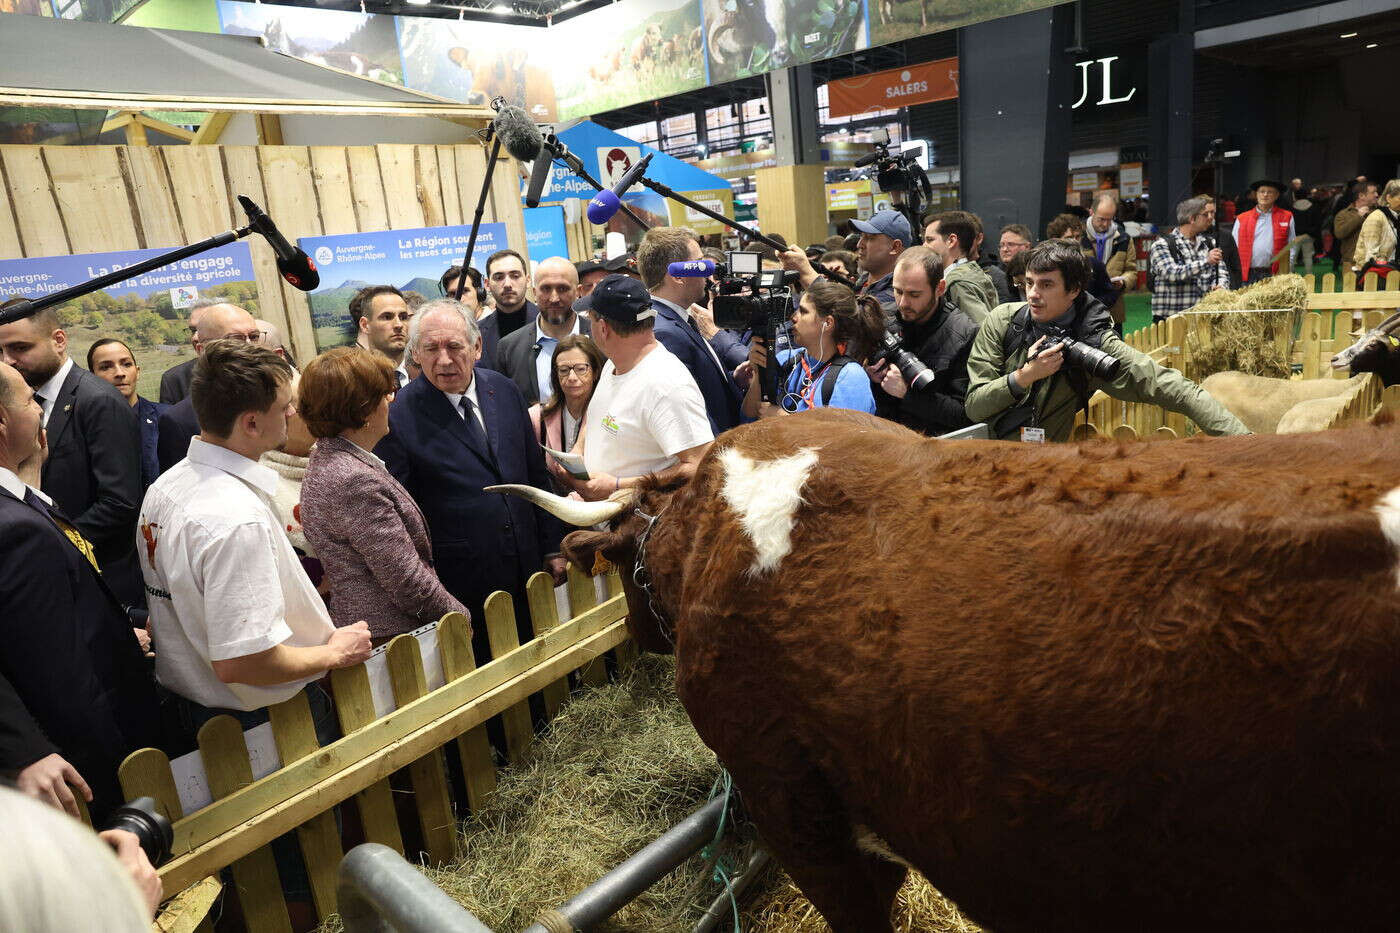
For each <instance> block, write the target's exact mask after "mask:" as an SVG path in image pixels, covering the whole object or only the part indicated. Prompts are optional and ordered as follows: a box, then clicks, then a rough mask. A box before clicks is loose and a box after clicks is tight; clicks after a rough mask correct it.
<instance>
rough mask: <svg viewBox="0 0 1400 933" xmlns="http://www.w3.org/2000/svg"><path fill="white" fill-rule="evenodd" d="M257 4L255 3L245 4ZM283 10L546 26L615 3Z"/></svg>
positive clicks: (525, 0) (332, 0)
mask: <svg viewBox="0 0 1400 933" xmlns="http://www.w3.org/2000/svg"><path fill="white" fill-rule="evenodd" d="M244 2H253V0H244ZM276 2H277V3H278V5H280V6H301V7H309V8H311V9H315V10H344V11H349V12H354V13H388V14H391V15H395V16H432V17H437V18H439V19H482V20H488V21H490V22H497V23H516V24H519V25H525V26H544V25H546V24H547V23H548V22H549V21H550V20H551V19H552V20H553V21H554V22H559V21H561V20H565V19H569V18H571V17H573V16H577V15H578V14H580V13H584V12H587V11H588V10H594V9H597V8H598V7H603V6H607V5H608V4H609V3H612V2H613V0H419V2H415V0H276Z"/></svg>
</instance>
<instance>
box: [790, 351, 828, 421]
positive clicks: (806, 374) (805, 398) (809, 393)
mask: <svg viewBox="0 0 1400 933" xmlns="http://www.w3.org/2000/svg"><path fill="white" fill-rule="evenodd" d="M833 359H834V357H833ZM797 362H798V364H800V365H801V366H802V386H803V387H802V388H799V389H798V390H797V391H796V392H789V393H788V394H787V397H786V398H784V399H783V401H784V402H786V401H787V399H789V398H793V397H794V396H795V397H796V398H797V400H798V401H799V402H806V403H807V407H808V408H815V407H816V405H814V404H813V403H814V402H815V401H816V399H817V386H818V385H819V382H818V379H817V377H818V376H820V375H821V374H822V373H823V372H825V371H826V368H827V367H828V366H830V365H831V360H826V361H824V362H823V363H821V364H819V365H818V366H817V368H816V369H813V368H812V367H810V366H808V365H807V354H805V353H804V354H802V355H801V356H800V357H798V358H797ZM783 407H784V408H787V406H786V405H784V406H783ZM797 410H798V409H797V407H796V406H793V407H792V408H789V409H788V411H793V412H795V411H797Z"/></svg>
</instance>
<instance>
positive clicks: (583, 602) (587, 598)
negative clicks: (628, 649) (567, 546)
mask: <svg viewBox="0 0 1400 933" xmlns="http://www.w3.org/2000/svg"><path fill="white" fill-rule="evenodd" d="M596 605H598V591H597V590H595V589H594V588H593V578H592V577H590V576H588V575H587V574H586V573H584V572H583V571H581V570H579V569H578V568H577V567H575V566H574V565H573V564H570V565H569V612H570V613H571V614H572V615H575V616H577V615H579V614H580V613H582V612H584V611H585V610H588V609H592V608H593V607H594V606H596ZM578 673H579V679H580V680H581V681H583V683H585V684H587V685H588V686H590V687H596V686H598V685H600V684H605V683H607V682H608V667H607V662H606V661H604V660H603V659H602V658H597V659H596V660H594V661H590V662H589V663H588V664H586V665H584V666H583V667H581V668H579V672H578Z"/></svg>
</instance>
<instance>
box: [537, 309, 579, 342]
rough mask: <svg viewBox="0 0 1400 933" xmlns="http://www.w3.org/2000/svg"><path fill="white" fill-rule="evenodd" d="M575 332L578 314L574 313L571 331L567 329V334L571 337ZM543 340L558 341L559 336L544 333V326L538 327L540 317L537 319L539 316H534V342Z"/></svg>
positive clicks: (576, 330)
mask: <svg viewBox="0 0 1400 933" xmlns="http://www.w3.org/2000/svg"><path fill="white" fill-rule="evenodd" d="M577 333H578V315H577V314H575V315H574V329H573V330H571V331H569V333H568V336H570V337H572V336H574V335H575V334H577ZM545 340H554V341H558V340H559V338H558V337H551V336H549V334H546V333H545V332H544V328H542V327H540V319H539V318H535V343H541V342H542V341H545Z"/></svg>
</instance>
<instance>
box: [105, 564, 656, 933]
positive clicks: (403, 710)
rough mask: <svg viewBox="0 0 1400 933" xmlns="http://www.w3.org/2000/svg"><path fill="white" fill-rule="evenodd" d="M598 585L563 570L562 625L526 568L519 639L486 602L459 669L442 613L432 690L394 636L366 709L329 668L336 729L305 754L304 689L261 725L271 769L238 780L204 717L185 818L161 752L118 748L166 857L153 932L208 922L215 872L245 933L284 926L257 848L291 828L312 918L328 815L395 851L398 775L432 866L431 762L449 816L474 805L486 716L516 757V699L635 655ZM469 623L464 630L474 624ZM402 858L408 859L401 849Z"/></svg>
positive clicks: (453, 831)
mask: <svg viewBox="0 0 1400 933" xmlns="http://www.w3.org/2000/svg"><path fill="white" fill-rule="evenodd" d="M606 583H607V591H608V593H609V594H610V595H609V596H608V597H607V598H606V599H605V600H604V601H603V602H602V603H601V604H600V603H599V602H598V597H597V594H596V591H595V588H594V580H593V578H591V577H588V576H585V575H583V574H581V573H579V572H577V571H576V570H573V569H572V568H571V569H570V573H569V587H568V588H569V597H570V605H571V607H572V614H573V618H571V619H569V620H567V621H565V622H562V623H561V622H560V621H559V618H558V612H557V610H556V604H555V594H554V582H553V580H552V579H551V578H550V576H549V575H548V574H544V573H537V574H535V575H534V577H532V578H531V579H530V581H529V584H528V587H527V597H528V602H529V607H530V621H531V623H532V625H533V631H534V638H532V639H531V640H529V641H527V642H526V643H525V644H523V645H522V644H520V642H519V638H518V636H517V634H516V631H517V630H516V625H515V613H514V608H513V606H512V602H511V599H510V596H509V595H508V594H506V593H500V592H498V593H494V594H492V596H491V598H490V599H488V600H487V603H486V610H485V616H486V618H485V619H484V624H485V625H486V629H487V633H488V635H489V640H490V646H491V655H492V660H491V661H490V662H489V663H487V664H485V665H483V666H482V667H480V668H477V667H476V666H475V663H474V660H473V655H472V645H471V635H470V631H471V629H470V623H469V622H468V620H467V618H466V617H465V616H463V615H462V614H460V613H449V614H448V615H446V616H443V618H442V619H441V621H439V622H438V624H437V628H436V634H437V643H438V653H439V657H440V660H441V663H442V671H443V675H444V679H445V681H446V683H445V684H444V685H443V686H442V687H440V688H438V689H436V690H433V691H431V692H430V691H428V690H427V688H426V682H425V675H424V659H423V657H422V656H421V653H420V650H419V642H418V640H417V639H416V638H414V637H413V636H411V635H400V636H398V637H397V638H395V639H394V640H393V641H391V642H390V643H389V645H388V651H387V656H388V668H389V673H390V679H391V681H392V684H393V693H394V700H395V702H396V704H397V708H396V709H394V710H393V711H392V712H390V713H388V714H386V715H384V716H382V717H378V718H376V715H375V707H374V700H373V697H372V695H371V690H370V681H369V675H368V673H367V671H366V669H365V666H364V665H363V664H361V665H357V666H355V667H350V668H345V669H343V670H338V671H333V672H332V674H331V686H332V692H333V694H334V698H335V708H336V713H337V715H338V717H339V720H340V727H341V730H342V732H343V735H344V737H343V738H341V739H339V740H338V741H336V742H334V743H333V744H331V745H327V746H325V747H324V748H323V747H321V746H320V745H319V744H318V742H317V740H316V733H315V729H314V727H313V724H312V718H311V712H310V708H309V706H308V704H307V700H306V695H305V694H304V693H299V694H298V695H297V696H295V697H293V698H292V699H290V700H288V701H287V702H285V703H281V704H279V705H277V706H274V707H271V709H270V713H271V720H272V722H271V725H272V730H273V734H274V736H275V738H276V746H277V751H278V753H279V756H280V758H281V761H282V765H281V767H280V768H278V769H277V770H276V771H273V772H272V773H270V774H268V775H267V776H265V777H263V778H261V779H259V780H256V781H255V780H253V773H252V768H251V764H250V761H249V757H248V751H247V747H246V746H245V744H244V737H243V731H242V729H241V727H240V725H239V723H238V722H237V721H236V720H235V719H233V718H232V717H230V716H219V717H216V718H214V719H212V720H210V721H209V722H208V723H206V724H205V725H204V727H203V728H202V729H200V731H199V736H198V740H199V754H200V756H201V759H202V761H203V764H204V769H205V772H206V774H207V777H208V781H209V788H210V790H211V791H212V795H213V797H214V798H215V799H214V802H213V803H212V804H210V805H209V806H206V807H203V808H202V809H200V810H197V811H195V812H193V813H184V812H183V811H182V809H181V805H180V799H179V795H178V792H177V789H176V783H175V778H174V775H173V774H172V771H171V766H170V761H169V759H168V758H167V757H166V756H165V754H164V753H163V752H161V751H158V750H156V749H149V748H148V749H142V750H140V751H137V752H133V753H132V754H131V755H130V756H128V757H127V759H126V761H125V762H123V763H122V766H121V769H120V772H119V776H120V779H121V785H122V790H123V792H124V794H125V796H126V798H127V799H133V798H135V797H139V796H149V797H153V798H155V800H156V802H157V805H158V807H159V808H160V809H161V810H162V811H163V812H164V813H165V814H166V815H167V816H168V817H169V818H170V820H171V822H172V823H173V824H174V829H175V843H174V847H173V850H172V851H173V855H172V857H171V858H170V859H169V861H167V862H166V863H165V864H164V865H163V866H161V868H160V876H161V880H162V881H163V883H164V885H165V891H166V892H167V894H168V895H171V899H170V900H169V901H167V903H166V905H165V906H164V908H163V910H162V912H161V914H160V916H159V917H157V921H156V925H157V928H158V929H159V930H162V931H175V930H182V931H193V930H197V929H208V928H210V926H209V924H210V921H209V913H210V910H211V907H212V906H213V905H214V903H215V902H216V901H217V899H218V897H219V894H220V891H221V888H222V887H223V886H222V884H221V882H220V880H219V878H220V873H221V872H222V871H223V870H224V869H226V868H227V869H230V874H231V875H232V879H233V883H232V884H231V885H230V886H229V890H227V891H225V892H224V896H225V897H236V898H237V900H238V903H239V906H240V907H241V910H242V915H243V918H244V922H245V924H246V926H247V929H249V930H250V931H256V933H263V931H290V930H291V929H292V927H291V920H290V916H289V913H288V909H287V903H286V901H285V898H284V895H283V887H282V882H281V879H280V878H279V876H278V872H277V867H276V865H275V863H274V861H273V854H272V850H271V849H270V848H269V846H268V844H269V843H270V842H271V841H272V840H273V839H275V838H277V837H278V836H280V835H282V834H284V833H287V832H290V831H292V830H295V831H296V834H297V839H298V841H299V842H300V845H301V851H302V856H303V861H304V864H305V868H306V875H307V878H308V879H309V882H310V888H311V896H312V902H313V906H314V908H315V912H316V914H317V916H318V917H320V918H322V919H324V918H325V917H327V916H328V915H330V914H332V913H334V912H335V911H336V891H335V887H336V884H335V882H336V869H337V867H338V865H339V863H340V859H341V857H342V855H343V846H342V841H341V835H340V830H339V829H338V828H337V821H336V817H335V814H334V813H333V812H332V810H333V808H334V807H336V806H337V805H339V804H343V803H345V802H346V801H348V800H351V799H352V798H353V800H354V806H355V808H356V810H357V811H358V814H359V822H360V824H361V826H362V827H363V830H364V838H365V840H366V841H370V842H378V843H382V844H384V845H387V846H390V847H392V848H394V849H397V850H398V851H399V852H403V851H404V843H403V838H402V834H401V832H400V828H399V822H398V816H397V813H396V810H395V806H394V801H393V799H391V796H390V787H389V777H390V775H391V774H394V773H395V772H397V771H399V770H401V769H404V770H406V772H407V777H408V783H410V784H411V786H412V797H413V805H414V809H415V810H416V814H417V822H418V828H419V830H420V832H421V835H422V839H423V844H424V845H423V847H424V849H425V850H426V852H427V854H428V857H429V859H430V860H431V861H432V862H433V863H443V862H446V861H448V860H450V859H451V858H452V857H453V855H454V852H455V849H456V839H457V817H456V812H457V811H456V810H454V806H453V800H452V794H451V791H450V789H449V786H448V781H447V778H446V773H445V771H444V757H443V756H444V755H456V756H458V759H459V760H460V762H461V771H462V775H463V778H464V784H465V786H466V796H467V799H466V800H465V801H457V803H458V804H459V805H460V807H461V809H462V811H463V812H465V811H466V810H471V811H475V810H477V809H478V808H480V807H481V805H482V803H483V801H484V800H485V799H486V797H487V796H488V795H489V794H490V793H491V792H492V791H493V790H494V789H495V786H496V770H495V765H494V762H493V758H492V750H491V746H490V744H489V743H488V740H487V734H486V725H485V724H486V722H487V720H488V719H490V718H491V717H493V716H500V717H501V718H502V726H503V731H504V734H505V743H506V749H507V757H508V759H509V761H510V762H511V763H515V762H517V761H519V760H520V758H521V756H522V755H524V754H525V752H526V750H527V749H528V748H529V747H530V744H531V741H532V739H533V737H534V731H533V727H532V722H531V716H530V709H529V698H530V696H531V695H532V694H541V695H542V698H543V705H544V709H545V712H546V715H547V716H548V717H549V718H551V719H552V718H553V717H554V715H555V714H556V713H557V712H558V710H559V707H560V705H561V704H562V703H563V702H564V700H565V699H566V698H567V696H568V693H569V676H570V674H571V673H574V672H577V676H578V681H579V682H580V683H582V684H599V683H603V682H605V681H606V679H607V676H608V675H607V669H606V666H605V661H604V655H605V653H606V652H609V651H613V650H614V649H616V651H615V652H614V653H615V657H616V663H617V664H619V665H623V666H625V665H627V664H629V663H630V662H631V661H632V660H633V659H634V658H635V657H636V649H635V646H634V645H633V643H632V642H631V641H630V640H629V638H628V634H627V630H626V623H625V621H624V620H625V618H626V615H627V605H626V601H625V599H624V597H623V596H622V591H621V590H622V588H621V582H620V581H619V579H618V577H617V575H616V573H613V574H611V575H609V576H608V577H607V578H606ZM478 624H480V623H478ZM415 854H416V853H409V857H410V858H412V857H413V856H414V855H415Z"/></svg>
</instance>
